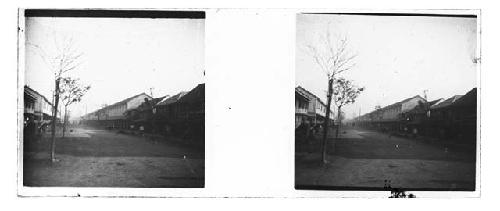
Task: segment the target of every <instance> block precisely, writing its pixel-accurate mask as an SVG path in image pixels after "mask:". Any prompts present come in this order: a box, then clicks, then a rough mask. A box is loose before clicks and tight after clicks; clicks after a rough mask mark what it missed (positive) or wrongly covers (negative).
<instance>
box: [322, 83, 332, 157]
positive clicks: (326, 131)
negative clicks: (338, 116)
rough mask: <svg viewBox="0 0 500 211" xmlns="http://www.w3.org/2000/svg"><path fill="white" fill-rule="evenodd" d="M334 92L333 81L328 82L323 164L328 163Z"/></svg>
mask: <svg viewBox="0 0 500 211" xmlns="http://www.w3.org/2000/svg"><path fill="white" fill-rule="evenodd" d="M332 92H333V79H329V80H328V94H327V106H326V114H325V120H324V121H323V143H322V150H323V153H322V159H323V163H326V162H327V160H326V158H327V148H328V141H327V137H328V123H329V122H330V106H331V105H332V94H333V93H332Z"/></svg>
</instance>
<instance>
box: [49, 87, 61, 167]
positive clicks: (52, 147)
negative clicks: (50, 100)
mask: <svg viewBox="0 0 500 211" xmlns="http://www.w3.org/2000/svg"><path fill="white" fill-rule="evenodd" d="M59 82H60V79H59V78H57V79H56V86H55V94H54V98H55V99H54V105H53V106H54V109H53V113H52V135H51V136H52V137H51V139H52V141H51V145H50V160H51V161H52V162H55V161H56V155H55V153H56V121H57V110H58V109H57V108H58V107H59V91H60V90H59Z"/></svg>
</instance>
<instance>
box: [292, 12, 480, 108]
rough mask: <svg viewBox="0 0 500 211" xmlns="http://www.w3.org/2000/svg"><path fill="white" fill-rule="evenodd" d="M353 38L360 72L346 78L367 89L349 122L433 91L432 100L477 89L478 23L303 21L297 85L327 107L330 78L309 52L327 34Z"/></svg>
mask: <svg viewBox="0 0 500 211" xmlns="http://www.w3.org/2000/svg"><path fill="white" fill-rule="evenodd" d="M327 27H329V28H330V32H331V33H332V34H339V35H345V36H347V37H348V40H349V45H350V49H351V50H352V52H355V53H357V57H356V58H355V60H354V61H355V63H356V66H355V67H354V68H353V69H351V70H349V71H346V72H344V73H342V74H341V75H342V76H343V77H345V78H348V79H351V80H354V81H355V83H356V84H358V85H360V86H364V87H365V88H366V89H365V91H364V92H362V94H361V95H360V96H359V98H358V99H357V102H355V103H354V104H351V105H348V106H345V107H344V108H343V110H344V111H345V112H346V115H347V117H348V118H352V117H353V115H354V113H355V114H356V115H358V113H359V110H360V109H361V114H364V113H367V112H370V111H372V110H373V109H374V107H375V106H376V105H381V106H382V107H383V106H386V105H389V104H392V103H395V102H397V101H401V100H403V99H405V98H408V97H412V96H415V95H417V94H418V95H420V96H423V90H428V93H427V96H428V99H429V100H434V99H438V98H448V97H451V96H453V95H456V94H465V93H466V92H467V91H469V90H470V89H472V88H474V87H476V64H474V63H473V62H472V58H474V56H475V55H476V43H477V41H476V19H475V18H457V17H423V16H413V17H409V16H408V17H403V16H362V15H312V14H308V15H302V14H301V15H297V34H296V35H297V37H296V39H297V46H296V47H297V48H296V85H300V86H303V87H304V88H306V89H308V90H310V91H312V92H313V93H314V94H316V95H317V96H318V97H320V98H322V99H323V100H324V101H325V102H326V100H325V99H326V89H327V79H326V75H325V74H324V73H323V72H322V71H321V70H320V69H319V67H318V66H317V65H316V64H315V63H314V61H313V59H312V57H311V56H310V54H309V53H308V51H307V50H306V48H305V47H306V46H307V45H315V44H316V43H317V42H318V40H320V38H319V36H324V34H325V33H326V28H327Z"/></svg>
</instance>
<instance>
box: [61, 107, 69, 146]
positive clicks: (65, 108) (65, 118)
mask: <svg viewBox="0 0 500 211" xmlns="http://www.w3.org/2000/svg"><path fill="white" fill-rule="evenodd" d="M67 118H68V106H66V105H65V106H64V122H63V132H62V137H63V138H64V134H66V121H68V119H67Z"/></svg>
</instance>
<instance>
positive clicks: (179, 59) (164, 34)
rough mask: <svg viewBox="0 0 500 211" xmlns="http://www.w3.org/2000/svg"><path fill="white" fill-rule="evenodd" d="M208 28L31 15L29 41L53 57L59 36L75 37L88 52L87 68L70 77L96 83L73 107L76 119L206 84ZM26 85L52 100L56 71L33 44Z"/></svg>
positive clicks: (180, 22)
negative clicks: (139, 97)
mask: <svg viewBox="0 0 500 211" xmlns="http://www.w3.org/2000/svg"><path fill="white" fill-rule="evenodd" d="M204 25H205V22H204V19H151V18H45V17H43V18H42V17H34V18H33V17H30V18H26V41H27V42H28V43H33V44H36V45H40V46H41V47H42V48H43V49H44V51H46V53H47V54H51V53H53V52H54V49H55V44H54V43H55V42H56V41H55V40H58V39H54V37H56V38H59V40H61V39H62V37H72V38H73V39H74V41H75V42H76V47H77V48H78V49H80V50H81V52H83V53H84V56H83V58H82V62H83V64H82V65H81V66H80V67H79V68H78V69H75V70H72V71H70V72H68V74H67V76H72V77H76V78H80V79H81V81H82V82H83V83H86V84H90V85H91V89H90V91H89V92H88V93H87V94H86V95H85V96H84V98H83V100H82V102H80V103H78V104H75V105H74V106H73V107H72V108H71V109H72V116H73V117H75V116H80V115H83V114H84V113H85V111H86V110H87V111H88V112H92V111H94V110H96V109H97V108H99V107H100V106H101V105H103V104H112V103H115V102H118V101H120V100H123V99H125V98H127V97H131V96H133V95H136V94H139V93H142V92H146V93H147V94H150V88H153V95H154V97H160V96H164V95H174V94H177V93H178V92H180V91H189V90H190V89H192V88H194V87H195V86H196V85H197V84H199V83H204V75H203V74H204V70H205V69H204V30H205V29H204ZM25 82H26V84H27V85H28V86H30V87H32V88H34V89H35V90H37V91H39V92H40V93H42V94H43V95H45V96H46V97H47V98H48V99H49V100H52V97H51V95H52V91H53V89H54V82H53V73H52V71H51V70H50V69H49V68H48V66H47V65H46V64H45V63H44V62H43V60H42V59H41V57H40V56H39V53H38V52H37V49H36V48H33V47H32V46H30V45H29V44H28V45H26V74H25Z"/></svg>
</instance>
